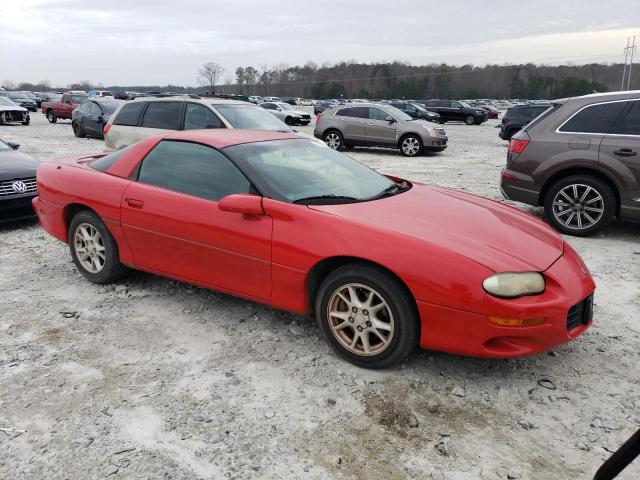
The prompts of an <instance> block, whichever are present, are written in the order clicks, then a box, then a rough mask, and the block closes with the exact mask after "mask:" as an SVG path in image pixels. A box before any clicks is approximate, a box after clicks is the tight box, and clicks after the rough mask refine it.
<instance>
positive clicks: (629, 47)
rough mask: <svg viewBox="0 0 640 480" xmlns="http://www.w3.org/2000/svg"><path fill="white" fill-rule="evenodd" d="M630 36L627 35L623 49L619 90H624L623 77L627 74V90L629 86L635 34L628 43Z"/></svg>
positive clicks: (634, 48) (634, 49)
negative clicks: (622, 65)
mask: <svg viewBox="0 0 640 480" xmlns="http://www.w3.org/2000/svg"><path fill="white" fill-rule="evenodd" d="M629 40H630V37H627V46H626V47H625V49H624V67H623V68H622V86H621V88H620V90H624V89H625V88H624V77H625V73H626V74H627V90H629V87H630V86H631V68H632V67H633V54H634V53H635V51H636V36H635V35H634V36H633V42H632V43H631V45H630V44H629ZM627 56H629V70H627Z"/></svg>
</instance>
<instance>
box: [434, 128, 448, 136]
mask: <svg viewBox="0 0 640 480" xmlns="http://www.w3.org/2000/svg"><path fill="white" fill-rule="evenodd" d="M436 132H438V133H439V134H440V135H446V134H447V132H446V131H445V129H444V128H436Z"/></svg>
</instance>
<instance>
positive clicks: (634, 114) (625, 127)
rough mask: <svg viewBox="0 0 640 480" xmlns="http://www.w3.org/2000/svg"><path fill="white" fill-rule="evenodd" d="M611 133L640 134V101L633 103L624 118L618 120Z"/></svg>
mask: <svg viewBox="0 0 640 480" xmlns="http://www.w3.org/2000/svg"><path fill="white" fill-rule="evenodd" d="M609 133H614V134H616V135H640V101H635V102H633V103H632V104H631V108H630V109H629V111H628V112H627V114H626V115H625V117H624V118H621V119H620V120H618V121H617V122H616V124H615V125H614V126H613V128H612V129H611V131H610V132H609Z"/></svg>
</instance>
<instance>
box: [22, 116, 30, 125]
mask: <svg viewBox="0 0 640 480" xmlns="http://www.w3.org/2000/svg"><path fill="white" fill-rule="evenodd" d="M20 123H21V124H22V125H29V123H31V117H27V118H25V119H24V120H23V121H22V122H20Z"/></svg>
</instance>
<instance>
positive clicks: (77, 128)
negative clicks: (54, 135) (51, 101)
mask: <svg viewBox="0 0 640 480" xmlns="http://www.w3.org/2000/svg"><path fill="white" fill-rule="evenodd" d="M72 127H73V134H74V135H75V136H76V137H78V138H84V128H82V124H81V123H80V122H79V121H78V120H76V121H75V122H73V124H72Z"/></svg>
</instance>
